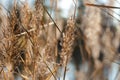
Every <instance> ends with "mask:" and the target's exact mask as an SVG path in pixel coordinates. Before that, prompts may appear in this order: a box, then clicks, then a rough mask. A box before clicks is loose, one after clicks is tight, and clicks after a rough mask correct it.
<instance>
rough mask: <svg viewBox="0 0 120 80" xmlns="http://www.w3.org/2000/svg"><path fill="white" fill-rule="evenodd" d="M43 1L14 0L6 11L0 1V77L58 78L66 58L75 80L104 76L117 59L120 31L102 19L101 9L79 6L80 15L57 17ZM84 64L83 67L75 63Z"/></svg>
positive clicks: (0, 79) (101, 79)
mask: <svg viewBox="0 0 120 80" xmlns="http://www.w3.org/2000/svg"><path fill="white" fill-rule="evenodd" d="M93 2H94V1H93ZM43 3H44V1H42V0H35V5H34V8H33V9H30V7H29V5H28V3H27V2H26V3H22V2H21V5H19V4H18V2H17V1H16V0H15V1H14V4H13V7H12V8H11V10H7V9H6V8H5V7H4V6H2V5H1V6H0V80H15V79H18V77H20V78H21V79H22V80H59V77H60V76H61V74H60V73H61V72H59V71H58V70H59V69H60V68H61V67H62V68H63V70H64V72H63V74H64V75H63V80H65V77H66V72H67V71H68V70H69V69H68V68H67V64H68V63H69V62H70V61H71V60H74V64H75V66H76V73H77V74H76V80H108V79H107V78H108V77H107V76H108V75H109V71H110V69H111V68H110V66H111V64H112V63H113V62H115V61H118V60H119V57H118V55H119V54H118V53H120V30H119V28H118V27H115V26H114V25H107V24H106V23H108V24H110V23H111V22H110V20H111V19H112V18H111V17H110V16H106V15H105V14H106V13H104V10H103V9H104V8H102V9H101V8H97V7H90V6H86V5H84V6H86V8H85V10H84V13H85V14H80V15H78V16H77V18H76V19H75V18H74V17H71V18H69V19H68V20H67V21H65V20H64V21H63V20H62V21H61V20H60V21H59V20H58V21H57V22H56V21H55V20H54V19H53V18H52V16H51V15H50V13H49V12H48V10H47V8H46V7H45V6H44V4H43ZM81 9H82V8H79V9H78V12H79V11H82V10H81ZM54 17H56V16H54ZM105 21H106V23H105ZM85 64H87V65H86V66H84V67H87V71H85V70H82V68H80V66H83V65H85ZM106 67H107V69H106ZM105 72H107V73H106V74H105ZM117 77H118V76H117ZM18 80H19V79H18Z"/></svg>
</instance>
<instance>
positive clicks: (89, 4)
mask: <svg viewBox="0 0 120 80" xmlns="http://www.w3.org/2000/svg"><path fill="white" fill-rule="evenodd" d="M85 5H87V6H94V7H101V8H115V9H120V7H114V6H108V5H98V4H91V3H86V4H85Z"/></svg>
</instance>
